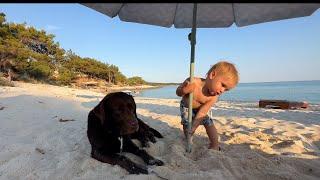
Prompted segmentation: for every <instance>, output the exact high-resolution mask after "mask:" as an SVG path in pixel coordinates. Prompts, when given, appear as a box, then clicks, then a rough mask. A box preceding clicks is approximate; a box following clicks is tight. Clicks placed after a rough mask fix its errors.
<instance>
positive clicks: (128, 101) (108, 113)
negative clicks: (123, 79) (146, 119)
mask: <svg viewBox="0 0 320 180" xmlns="http://www.w3.org/2000/svg"><path fill="white" fill-rule="evenodd" d="M93 113H94V114H95V115H96V116H97V117H98V119H99V120H100V122H101V124H102V126H103V128H104V130H106V131H108V132H109V133H110V132H111V133H113V134H119V135H127V134H132V133H134V132H136V131H137V130H138V129H139V124H138V118H137V113H136V103H135V102H134V99H133V97H132V96H131V95H128V94H126V93H123V92H115V93H110V94H108V95H107V96H105V97H104V98H103V99H102V101H101V102H100V103H99V104H98V105H97V106H96V107H95V108H94V109H93Z"/></svg>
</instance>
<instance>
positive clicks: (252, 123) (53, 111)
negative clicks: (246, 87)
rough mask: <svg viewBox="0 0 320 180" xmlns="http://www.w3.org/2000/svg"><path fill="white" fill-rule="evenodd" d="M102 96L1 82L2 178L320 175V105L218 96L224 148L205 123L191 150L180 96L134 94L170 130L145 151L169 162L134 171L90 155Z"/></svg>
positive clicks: (156, 123) (141, 109) (150, 120)
mask: <svg viewBox="0 0 320 180" xmlns="http://www.w3.org/2000/svg"><path fill="white" fill-rule="evenodd" d="M104 96H105V94H104V93H99V92H94V91H90V90H85V89H75V88H69V87H58V86H52V85H46V84H30V83H22V82H15V87H3V86H0V122H1V126H0V141H1V143H0V179H108V180H113V179H133V180H140V179H174V180H175V179H181V180H182V179H183V180H188V179H190V180H191V179H221V180H222V179H259V180H264V179H319V178H320V133H319V132H320V105H317V104H312V105H310V107H309V108H308V109H301V110H300V109H298V110H281V109H261V108H258V104H257V103H258V102H256V103H252V102H250V103H249V102H231V101H219V102H218V103H217V104H216V105H215V106H214V107H213V109H212V114H213V118H214V119H215V120H214V123H215V126H216V128H217V130H218V134H219V142H220V146H221V149H222V150H221V151H215V150H210V149H207V146H208V143H209V141H208V138H207V135H206V132H205V129H204V127H202V126H200V127H199V128H198V129H197V131H196V133H195V135H194V137H193V145H192V148H193V150H192V152H191V153H186V152H185V140H184V136H183V133H182V126H181V124H180V112H179V100H178V99H159V98H147V97H134V99H135V101H136V104H137V113H138V117H139V118H140V119H142V120H143V121H144V122H146V123H147V124H148V125H150V126H151V127H153V128H155V129H157V130H158V131H159V132H161V133H162V135H163V136H164V138H163V139H157V143H155V144H153V143H150V147H149V148H145V150H146V151H147V152H148V153H150V154H151V155H152V156H154V157H156V158H159V159H161V160H162V161H163V162H164V163H165V165H164V166H148V168H149V172H150V174H148V175H141V174H140V175H130V174H129V173H128V172H127V171H126V170H124V169H122V168H121V167H120V166H118V165H115V166H113V165H110V164H106V163H101V162H99V161H97V160H95V159H93V158H91V157H90V151H91V146H90V144H89V141H88V139H87V134H86V131H87V115H88V112H89V111H90V110H91V109H92V108H93V107H94V106H96V105H97V104H98V103H99V101H100V100H101V99H102V98H103V97H104ZM135 143H137V144H138V145H139V143H138V141H135ZM125 155H126V156H127V157H129V158H130V159H132V160H133V161H135V162H137V163H141V164H144V163H143V161H142V160H141V159H140V158H137V157H136V156H134V155H132V154H129V153H127V154H125Z"/></svg>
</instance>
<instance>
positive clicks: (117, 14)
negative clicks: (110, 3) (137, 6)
mask: <svg viewBox="0 0 320 180" xmlns="http://www.w3.org/2000/svg"><path fill="white" fill-rule="evenodd" d="M124 4H125V3H122V4H121V7H120V8H119V10H118V12H117V13H116V14H115V16H113V17H112V18H114V17H116V16H119V13H120V11H121V9H122V7H123V6H124ZM119 18H120V17H119Z"/></svg>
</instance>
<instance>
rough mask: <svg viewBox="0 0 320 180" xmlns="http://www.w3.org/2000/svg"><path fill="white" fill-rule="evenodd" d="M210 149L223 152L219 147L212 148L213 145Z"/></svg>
mask: <svg viewBox="0 0 320 180" xmlns="http://www.w3.org/2000/svg"><path fill="white" fill-rule="evenodd" d="M208 149H213V150H216V151H221V148H220V147H219V146H212V145H211V144H210V145H209V147H208Z"/></svg>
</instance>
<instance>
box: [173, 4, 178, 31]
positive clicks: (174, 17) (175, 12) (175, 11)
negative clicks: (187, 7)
mask: <svg viewBox="0 0 320 180" xmlns="http://www.w3.org/2000/svg"><path fill="white" fill-rule="evenodd" d="M178 5H179V3H177V5H176V9H175V10H174V16H173V21H172V24H173V26H174V20H175V19H176V14H177V9H178Z"/></svg>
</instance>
